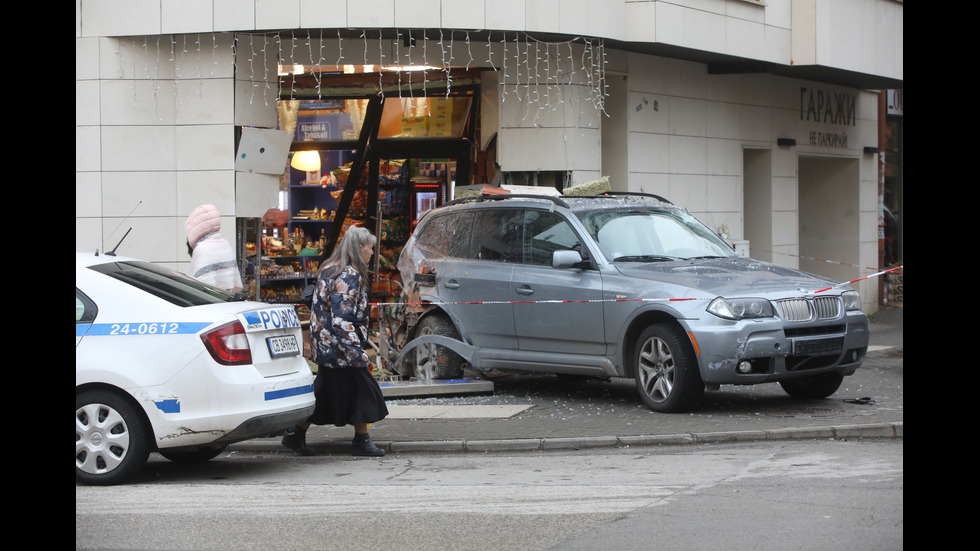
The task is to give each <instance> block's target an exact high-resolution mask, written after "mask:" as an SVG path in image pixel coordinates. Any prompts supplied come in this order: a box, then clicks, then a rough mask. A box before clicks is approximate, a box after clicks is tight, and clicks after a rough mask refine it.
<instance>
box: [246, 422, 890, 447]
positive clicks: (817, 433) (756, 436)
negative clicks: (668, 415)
mask: <svg viewBox="0 0 980 551" xmlns="http://www.w3.org/2000/svg"><path fill="white" fill-rule="evenodd" d="M904 426H905V422H904V421H899V422H893V423H873V424H867V425H831V426H825V427H808V428H784V429H772V430H752V431H728V432H726V431H721V432H692V433H679V434H663V435H649V436H597V437H581V438H578V437H567V438H513V439H501V440H426V441H408V442H397V441H389V442H385V441H375V444H376V445H377V446H378V447H379V448H382V449H384V450H385V451H386V452H389V453H413V452H447V453H460V452H477V453H480V452H483V453H486V452H519V451H548V450H581V449H593V448H628V447H636V446H677V445H687V446H690V445H697V444H724V443H733V442H759V441H768V440H773V441H779V440H812V439H828V440H846V439H850V438H904V437H905V428H904ZM308 444H309V446H310V447H311V448H313V449H314V450H316V451H318V452H329V453H341V454H345V453H348V452H349V451H350V444H349V443H348V442H347V441H346V440H344V441H342V442H327V443H323V444H320V443H317V442H310V443H308ZM228 451H255V452H270V451H281V452H283V453H291V452H289V450H287V449H286V448H285V447H283V446H282V445H281V444H280V443H279V440H278V438H277V439H275V440H247V441H245V442H238V443H236V444H231V445H230V446H228Z"/></svg>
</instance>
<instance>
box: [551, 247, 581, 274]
mask: <svg viewBox="0 0 980 551" xmlns="http://www.w3.org/2000/svg"><path fill="white" fill-rule="evenodd" d="M581 265H582V255H580V254H578V251H555V253H554V254H553V255H552V257H551V267H552V268H558V269H559V270H567V269H569V268H580V267H581Z"/></svg>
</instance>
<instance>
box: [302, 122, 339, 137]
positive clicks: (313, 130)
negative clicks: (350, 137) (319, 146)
mask: <svg viewBox="0 0 980 551" xmlns="http://www.w3.org/2000/svg"><path fill="white" fill-rule="evenodd" d="M296 139H297V140H298V141H301V142H315V141H325V140H331V139H335V138H334V137H333V136H331V132H330V122H329V121H325V120H313V121H305V120H302V119H300V120H297V121H296Z"/></svg>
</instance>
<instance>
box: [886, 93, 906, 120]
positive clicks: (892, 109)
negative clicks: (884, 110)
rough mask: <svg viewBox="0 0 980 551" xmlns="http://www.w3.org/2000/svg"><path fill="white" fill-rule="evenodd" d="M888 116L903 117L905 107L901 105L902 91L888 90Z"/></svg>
mask: <svg viewBox="0 0 980 551" xmlns="http://www.w3.org/2000/svg"><path fill="white" fill-rule="evenodd" d="M887 97H888V114H889V115H904V114H905V107H904V105H903V104H902V90H888V92H887Z"/></svg>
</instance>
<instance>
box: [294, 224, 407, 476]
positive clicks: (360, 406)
mask: <svg viewBox="0 0 980 551" xmlns="http://www.w3.org/2000/svg"><path fill="white" fill-rule="evenodd" d="M376 241H377V240H376V238H375V237H374V235H372V234H371V232H370V231H368V230H366V229H364V228H359V227H356V226H353V227H351V228H350V229H348V230H347V233H345V234H344V237H343V239H342V240H341V241H340V245H339V246H338V247H337V248H336V249H335V250H334V251H333V254H332V255H331V256H330V257H329V258H328V259H327V260H325V261H324V262H323V263H322V264H321V265H320V269H319V271H318V273H317V283H316V290H315V291H314V293H313V304H312V306H311V307H310V352H311V358H310V359H311V360H312V361H313V362H315V363H316V364H317V367H318V369H317V374H316V380H315V381H314V383H313V391H314V393H315V395H316V408H315V409H314V410H313V414H312V415H310V417H309V419H307V420H306V422H305V423H303V424H301V425H296V426H293V427H291V428H289V429H288V430H287V431H286V435H285V436H283V439H282V443H283V445H284V446H286V447H287V448H290V449H292V450H294V451H296V452H298V453H300V454H303V455H313V454H314V453H315V452H314V451H313V450H312V449H310V447H309V446H307V444H306V430H307V429H308V428H309V426H310V424H315V425H327V424H332V425H336V426H338V427H342V426H344V425H353V426H354V440H353V441H352V442H351V448H352V452H353V454H354V455H357V456H368V457H380V456H382V455H384V454H385V452H384V450H383V449H381V448H378V447H377V446H376V445H374V442H372V441H371V437H370V435H369V434H368V431H367V428H368V424H370V423H375V422H377V421H380V420H382V419H384V418H385V417H386V416H387V415H388V408H387V406H385V401H384V395H383V394H382V393H381V388H380V387H379V386H378V383H377V381H375V379H374V376H373V375H371V372H370V371H369V369H368V368H369V367H370V365H371V361H370V359H369V358H368V355H367V352H365V349H366V348H367V339H368V320H369V316H370V309H369V308H370V307H369V304H368V293H369V292H370V290H371V278H370V270H369V268H368V262H369V261H370V260H371V255H372V254H374V245H375V243H376Z"/></svg>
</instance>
